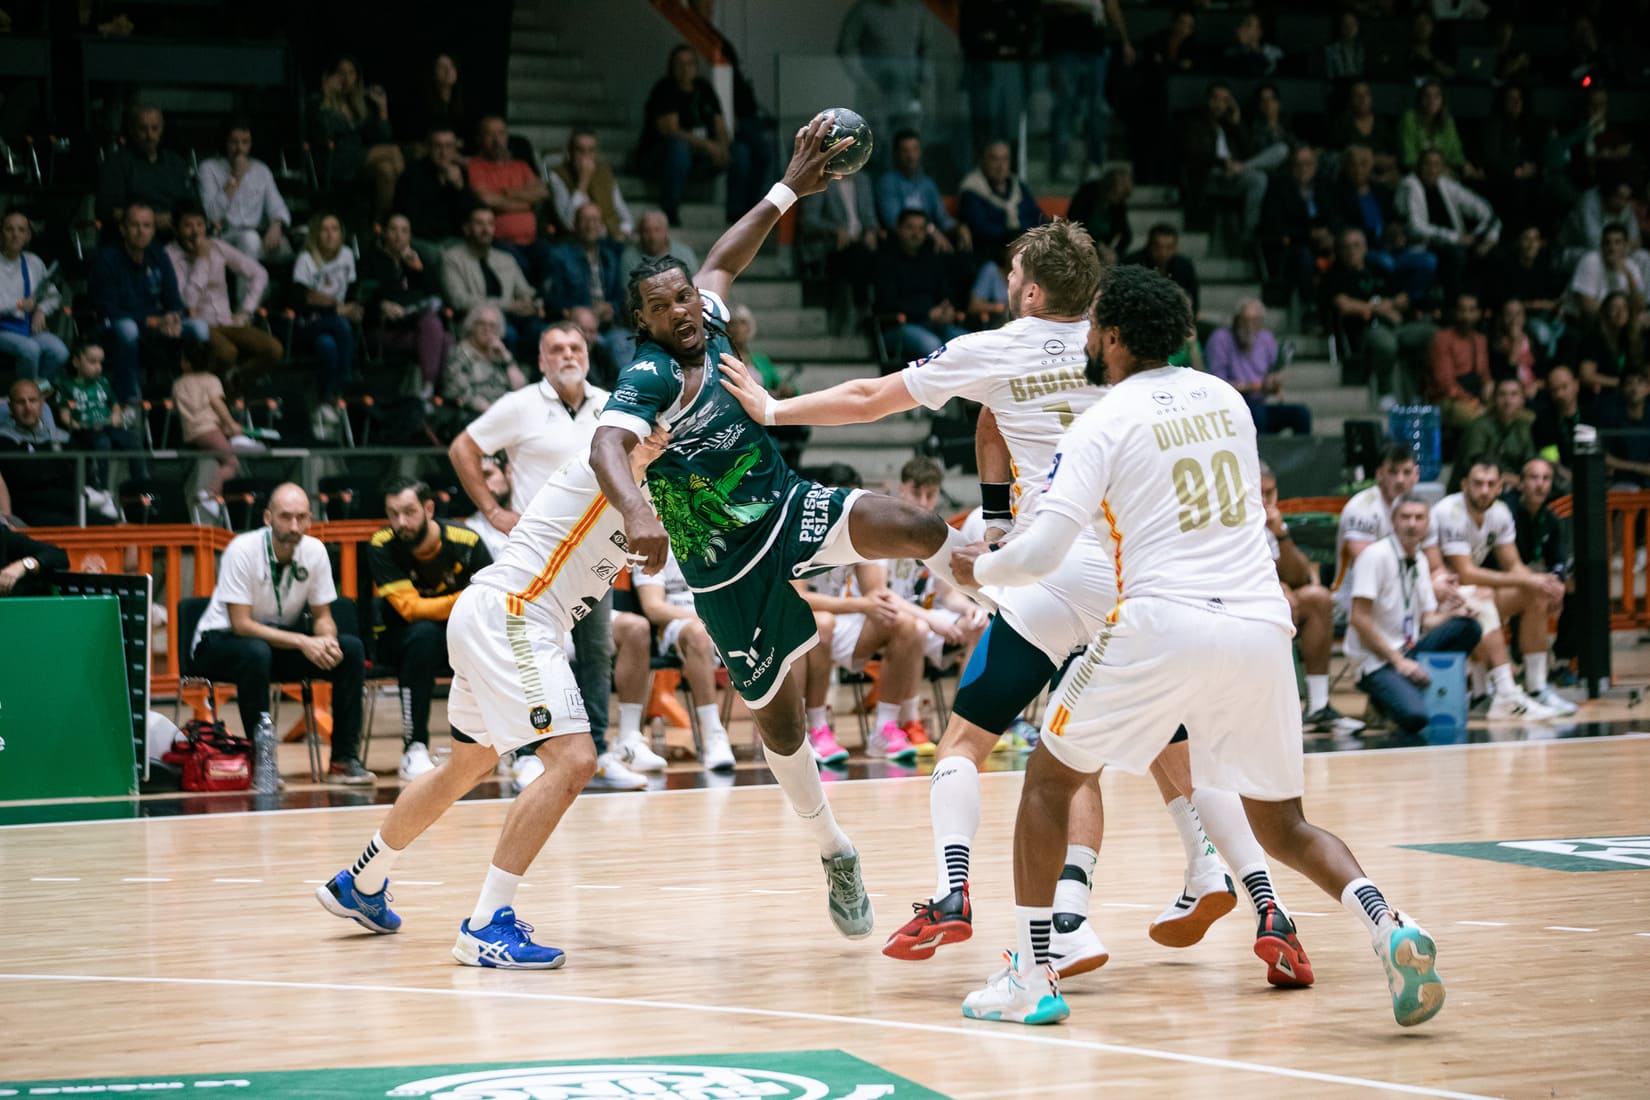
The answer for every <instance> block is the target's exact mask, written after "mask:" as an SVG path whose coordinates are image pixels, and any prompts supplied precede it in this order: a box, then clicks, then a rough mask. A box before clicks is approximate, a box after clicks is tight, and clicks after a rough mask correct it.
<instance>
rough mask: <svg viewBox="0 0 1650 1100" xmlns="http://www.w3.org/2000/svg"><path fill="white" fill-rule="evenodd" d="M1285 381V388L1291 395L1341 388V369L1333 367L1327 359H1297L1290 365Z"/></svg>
mask: <svg viewBox="0 0 1650 1100" xmlns="http://www.w3.org/2000/svg"><path fill="white" fill-rule="evenodd" d="M1284 379H1285V381H1284V387H1285V389H1286V390H1287V391H1288V392H1289V393H1295V392H1297V391H1304V390H1336V389H1340V388H1341V371H1340V368H1339V367H1334V366H1331V365H1330V364H1329V361H1328V360H1327V359H1323V360H1319V359H1306V360H1302V359H1299V358H1297V359H1296V360H1295V361H1294V362H1292V363H1290V364H1289V370H1288V371H1287V372H1286V373H1285V374H1284Z"/></svg>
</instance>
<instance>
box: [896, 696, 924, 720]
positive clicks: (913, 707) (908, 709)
mask: <svg viewBox="0 0 1650 1100" xmlns="http://www.w3.org/2000/svg"><path fill="white" fill-rule="evenodd" d="M920 712H921V708H920V707H919V706H918V705H917V697H916V696H915V695H913V696H911V698H909V699H907V700H905V702H903V703H901V704H900V705H899V719H898V721H899V724H900V725H902V726H903V725H905V723H907V722H915V721H916V720H917V715H918V714H919V713H920Z"/></svg>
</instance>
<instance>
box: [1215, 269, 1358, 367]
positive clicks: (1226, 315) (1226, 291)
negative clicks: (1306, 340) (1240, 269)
mask: <svg viewBox="0 0 1650 1100" xmlns="http://www.w3.org/2000/svg"><path fill="white" fill-rule="evenodd" d="M1211 291H1216V293H1215V294H1213V295H1212V296H1211V294H1210V292H1211ZM1230 291H1231V288H1230V287H1206V286H1205V287H1200V288H1199V298H1200V301H1199V303H1198V310H1197V319H1198V320H1199V321H1207V322H1208V323H1209V324H1212V325H1214V326H1215V327H1216V328H1220V327H1222V326H1224V325H1229V324H1231V323H1232V307H1233V306H1235V305H1237V300H1238V299H1239V298H1242V297H1245V294H1244V293H1231V292H1230ZM1247 294H1248V296H1252V297H1258V296H1259V293H1258V288H1257V289H1254V290H1250V291H1248V292H1247ZM1211 302H1212V303H1213V304H1211ZM1288 324H1289V311H1288V310H1287V309H1279V308H1277V307H1275V306H1267V307H1266V327H1267V328H1269V329H1271V330H1272V331H1273V332H1274V333H1277V334H1278V339H1280V340H1282V339H1283V338H1284V337H1283V332H1284V330H1285V329H1286V328H1287V327H1288ZM1295 354H1296V355H1300V356H1307V357H1310V358H1319V357H1322V356H1324V355H1327V354H1328V353H1327V352H1326V351H1324V350H1323V348H1322V346H1321V345H1320V346H1319V347H1317V348H1315V349H1313V351H1312V352H1308V350H1307V349H1305V348H1303V347H1301V346H1300V345H1299V342H1298V341H1297V343H1296V347H1295Z"/></svg>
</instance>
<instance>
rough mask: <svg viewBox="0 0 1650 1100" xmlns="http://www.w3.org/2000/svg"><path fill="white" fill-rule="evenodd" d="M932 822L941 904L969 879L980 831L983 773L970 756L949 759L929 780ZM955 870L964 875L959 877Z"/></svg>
mask: <svg viewBox="0 0 1650 1100" xmlns="http://www.w3.org/2000/svg"><path fill="white" fill-rule="evenodd" d="M928 820H929V822H930V823H931V824H932V825H933V827H934V866H935V874H936V875H937V876H938V877H937V878H936V880H935V884H934V900H935V901H938V900H939V899H940V898H943V897H945V895H947V894H949V893H950V892H951V891H952V890H955V889H957V888H958V887H960V886H961V885H962V883H963V882H964V881H967V879H968V852H969V848H970V847H971V846H972V845H973V843H974V834H975V833H977V832H979V831H980V772H979V769H978V768H976V767H975V766H974V761H972V760H970V759H968V757H966V756H948V757H946V758H945V759H944V760H941V761H940V762H939V765H938V766H937V767H935V768H934V775H933V777H932V778H931V779H929V780H928ZM953 871H956V872H960V879H961V881H958V879H959V875H958V874H954V873H953Z"/></svg>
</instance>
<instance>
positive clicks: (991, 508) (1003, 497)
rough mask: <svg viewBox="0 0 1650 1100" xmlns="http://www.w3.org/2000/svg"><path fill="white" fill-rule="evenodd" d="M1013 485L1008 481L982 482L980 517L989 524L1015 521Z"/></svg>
mask: <svg viewBox="0 0 1650 1100" xmlns="http://www.w3.org/2000/svg"><path fill="white" fill-rule="evenodd" d="M1011 489H1012V483H1011V482H1007V481H982V482H980V516H981V518H982V519H984V520H985V521H986V522H987V523H991V522H994V521H997V520H1013V518H1014V497H1013V494H1012V492H1011Z"/></svg>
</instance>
